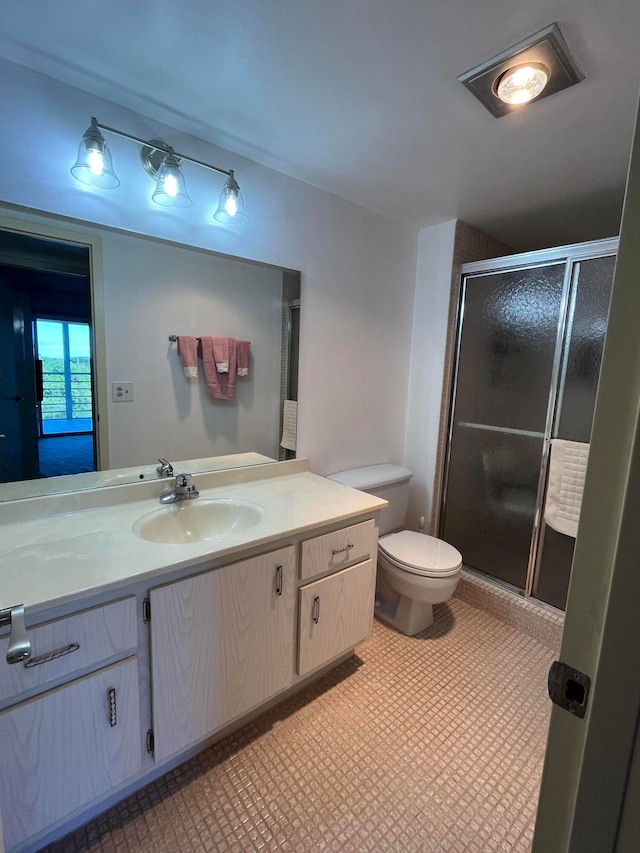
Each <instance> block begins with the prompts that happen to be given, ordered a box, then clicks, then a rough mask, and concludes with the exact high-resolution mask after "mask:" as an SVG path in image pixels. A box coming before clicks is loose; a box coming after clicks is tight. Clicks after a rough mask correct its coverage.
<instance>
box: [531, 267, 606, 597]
mask: <svg viewBox="0 0 640 853" xmlns="http://www.w3.org/2000/svg"><path fill="white" fill-rule="evenodd" d="M614 266H615V257H614V256H609V257H603V258H591V259H588V260H584V261H580V262H578V263H576V264H575V265H574V270H573V281H572V287H571V297H570V302H569V310H568V318H567V331H566V337H565V342H564V347H563V356H562V372H561V377H560V386H559V392H558V402H557V406H556V412H555V417H554V424H553V432H552V435H553V437H554V438H563V439H567V440H569V441H580V442H588V441H589V438H590V435H591V425H592V422H593V412H594V408H595V402H596V392H597V388H598V377H599V376H600V363H601V361H602V350H603V347H604V338H605V333H606V330H607V318H608V315H609V302H610V300H611V288H612V285H613V271H614ZM540 537H541V539H540V546H539V549H538V558H537V566H536V572H535V576H534V580H533V590H532V592H533V595H534V596H535V598H539V599H541V600H542V601H546V602H547V603H548V604H552V605H554V606H555V607H559V608H561V609H564V607H565V604H566V600H567V591H568V588H569V576H570V574H571V562H572V560H573V550H574V545H575V539H573V538H572V537H571V536H565V535H564V534H563V533H558V532H557V531H556V530H553V529H552V528H551V527H548V526H547V525H546V524H545V523H544V521H542V525H541V531H540Z"/></svg>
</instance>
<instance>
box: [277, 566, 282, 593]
mask: <svg viewBox="0 0 640 853" xmlns="http://www.w3.org/2000/svg"><path fill="white" fill-rule="evenodd" d="M276 595H282V566H277V567H276Z"/></svg>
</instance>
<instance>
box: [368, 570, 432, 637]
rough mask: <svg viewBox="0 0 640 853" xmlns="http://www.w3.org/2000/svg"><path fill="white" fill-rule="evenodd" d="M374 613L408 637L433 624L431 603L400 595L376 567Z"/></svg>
mask: <svg viewBox="0 0 640 853" xmlns="http://www.w3.org/2000/svg"><path fill="white" fill-rule="evenodd" d="M375 615H376V616H377V617H378V618H380V619H382V620H383V621H384V622H388V623H389V625H393V627H394V628H397V629H398V631H402V633H403V634H406V635H407V636H408V637H413V636H414V634H419V633H420V631H424V629H425V628H428V627H429V626H430V625H432V624H433V605H432V604H423V603H419V602H417V601H413V600H412V599H410V598H407V597H406V596H404V595H400V593H399V592H397V591H396V590H395V589H394V588H393V587H392V586H391V584H390V583H389V581H388V580H387V576H386V575H385V573H384V571H383V570H382V569H381V568H380V567H378V571H377V574H376V608H375Z"/></svg>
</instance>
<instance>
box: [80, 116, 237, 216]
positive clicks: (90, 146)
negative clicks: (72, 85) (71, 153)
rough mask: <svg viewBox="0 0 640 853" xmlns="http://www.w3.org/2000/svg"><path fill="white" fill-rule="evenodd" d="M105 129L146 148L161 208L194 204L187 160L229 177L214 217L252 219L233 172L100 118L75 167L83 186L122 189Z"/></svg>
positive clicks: (154, 198) (86, 135)
mask: <svg viewBox="0 0 640 853" xmlns="http://www.w3.org/2000/svg"><path fill="white" fill-rule="evenodd" d="M101 130H106V131H107V132H108V133H115V134H116V135H117V136H122V137H123V138H124V139H130V140H131V141H132V142H137V143H138V145H141V146H142V149H141V151H140V160H141V162H142V165H143V166H144V169H145V171H146V172H147V174H148V175H149V176H150V177H151V178H153V180H154V181H155V189H154V191H153V194H152V195H151V199H152V201H154V202H155V203H156V204H158V205H160V206H161V207H189V206H190V205H191V204H192V203H193V202H192V201H191V198H190V197H189V193H188V192H187V186H186V183H185V179H184V175H183V174H182V168H181V163H182V161H183V160H186V161H188V162H189V163H195V164H196V165H197V166H202V167H203V168H205V169H210V170H211V171H213V172H219V173H220V174H223V175H227V180H226V181H225V183H224V186H223V188H222V191H221V192H220V198H219V201H218V207H217V208H216V211H215V213H214V218H215V219H216V220H217V221H218V222H222V223H224V224H225V225H234V224H237V223H240V222H242V221H245V220H247V219H248V216H247V214H246V211H245V208H244V198H243V196H242V193H241V192H240V187H239V186H238V182H237V181H236V179H235V175H234V171H233V169H221V168H220V167H218V166H212V165H211V164H210V163H205V162H204V161H202V160H196V159H195V158H194V157H188V156H187V155H186V154H179V153H178V152H177V151H174V150H173V148H172V147H171V146H170V145H167V143H166V142H164V141H163V140H162V139H152V140H151V141H150V142H146V141H145V140H144V139H140V138H139V137H137V136H133V135H132V134H130V133H125V132H124V131H122V130H117V129H116V128H115V127H109V126H108V125H106V124H101V123H100V122H99V121H98V120H97V119H96V118H92V119H91V125H90V126H89V127H88V128H87V130H86V131H85V132H84V134H83V136H82V140H81V142H80V148H79V150H78V159H77V160H76V162H75V163H74V165H73V166H72V167H71V174H72V175H73V177H74V178H75V179H76V180H78V181H80V182H81V183H83V184H87V185H89V186H94V187H100V188H104V189H115V188H116V187H119V186H120V181H119V180H118V176H117V175H116V173H115V172H114V170H113V164H112V162H111V152H110V151H109V147H108V145H107V142H106V140H105V138H104V136H103V135H102V133H101Z"/></svg>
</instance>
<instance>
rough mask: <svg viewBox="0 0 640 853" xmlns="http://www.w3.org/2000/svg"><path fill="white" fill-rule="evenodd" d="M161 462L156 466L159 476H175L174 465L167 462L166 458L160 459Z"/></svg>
mask: <svg viewBox="0 0 640 853" xmlns="http://www.w3.org/2000/svg"><path fill="white" fill-rule="evenodd" d="M158 462H159V463H160V464H159V465H158V466H157V468H156V474H157V475H158V477H173V465H172V464H171V462H167V460H166V459H158Z"/></svg>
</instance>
